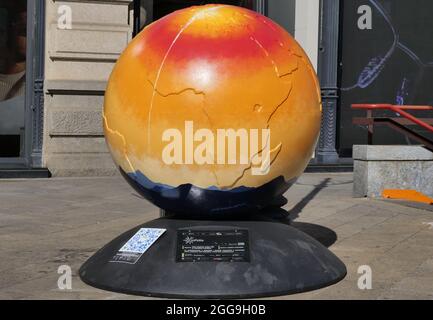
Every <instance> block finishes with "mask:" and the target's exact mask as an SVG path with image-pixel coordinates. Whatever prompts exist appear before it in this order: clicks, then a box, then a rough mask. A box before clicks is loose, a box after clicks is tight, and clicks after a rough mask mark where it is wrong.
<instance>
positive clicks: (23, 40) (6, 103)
mask: <svg viewBox="0 0 433 320" xmlns="http://www.w3.org/2000/svg"><path fill="white" fill-rule="evenodd" d="M26 55H27V1H25V0H8V1H5V0H2V1H1V0H0V157H14V158H18V157H20V156H22V153H23V148H24V119H25V117H24V110H25V87H26V86H25V81H26Z"/></svg>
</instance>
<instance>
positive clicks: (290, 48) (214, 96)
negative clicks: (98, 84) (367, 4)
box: [103, 5, 322, 216]
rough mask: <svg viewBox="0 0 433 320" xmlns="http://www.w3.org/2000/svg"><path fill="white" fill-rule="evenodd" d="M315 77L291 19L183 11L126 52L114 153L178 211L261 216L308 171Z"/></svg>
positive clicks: (317, 102) (107, 111)
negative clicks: (288, 23)
mask: <svg viewBox="0 0 433 320" xmlns="http://www.w3.org/2000/svg"><path fill="white" fill-rule="evenodd" d="M321 109H322V105H321V98H320V89H319V84H318V80H317V76H316V74H315V72H314V69H313V67H312V66H311V63H310V61H309V60H308V57H307V56H306V54H305V52H304V51H303V50H302V48H301V47H300V46H299V44H298V43H297V42H296V41H295V40H294V39H293V38H292V36H290V34H288V33H287V32H286V31H285V30H284V29H283V28H282V27H280V26H279V25H277V24H276V23H275V22H273V21H272V20H270V19H268V18H267V17H265V16H262V15H260V14H258V13H256V12H253V11H250V10H247V9H244V8H240V7H235V6H229V5H205V6H196V7H190V8H187V9H183V10H179V11H176V12H174V13H172V14H170V15H167V16H165V17H164V18H162V19H160V20H158V21H156V22H154V23H152V24H150V25H149V26H147V27H146V28H145V29H144V30H143V31H142V32H141V33H140V34H138V35H137V36H136V37H135V38H134V39H133V41H132V42H131V43H130V44H129V45H128V47H127V48H126V50H125V51H124V52H123V54H122V55H121V57H120V58H119V60H118V62H117V64H116V66H115V67H114V70H113V72H112V74H111V77H110V80H109V83H108V87H107V91H106V95H105V104H104V112H103V124H104V132H105V137H106V141H107V144H108V146H109V149H110V151H111V153H112V156H113V158H114V161H115V162H116V164H117V165H118V166H119V168H120V171H121V172H122V174H123V176H124V177H125V178H126V179H127V181H128V182H129V183H130V184H131V185H132V186H133V187H134V188H135V189H136V190H137V191H138V192H139V193H140V194H141V195H143V196H144V197H145V198H146V199H148V200H149V201H150V202H152V203H153V204H155V205H157V206H159V207H160V208H162V209H165V210H168V211H170V212H172V213H178V214H197V215H203V216H204V215H219V214H224V213H228V214H233V213H238V212H256V211H257V210H261V209H263V208H266V207H268V206H271V205H272V204H274V203H275V202H276V200H277V199H280V198H281V197H282V194H283V193H284V192H285V191H287V189H288V188H289V187H290V186H291V185H292V184H293V183H294V182H295V181H296V179H297V178H298V177H299V176H300V175H301V174H302V172H303V171H304V170H305V167H306V166H307V164H308V162H309V160H310V159H311V156H312V154H313V150H314V147H315V145H316V142H317V138H318V133H319V129H320V120H321Z"/></svg>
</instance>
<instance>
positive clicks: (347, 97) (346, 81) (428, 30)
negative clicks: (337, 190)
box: [338, 0, 433, 157]
mask: <svg viewBox="0 0 433 320" xmlns="http://www.w3.org/2000/svg"><path fill="white" fill-rule="evenodd" d="M362 5H368V6H369V7H370V8H371V11H372V28H371V29H369V28H359V26H358V21H359V19H360V17H361V16H362V14H358V9H359V8H360V6H362ZM432 15H433V1H431V0H417V1H411V0H370V1H364V0H351V1H344V9H343V20H342V40H341V48H342V57H341V58H342V60H341V62H342V66H341V85H340V86H341V88H342V89H341V99H340V110H339V117H340V121H339V135H338V137H339V152H340V156H343V157H350V156H351V154H352V146H353V145H354V144H366V143H367V129H366V128H365V127H362V126H354V125H353V124H352V117H360V116H365V111H353V110H351V108H350V105H351V104H353V103H390V104H405V105H413V104H421V105H432V104H433V90H432V83H433V41H432V39H433V19H432ZM375 115H376V114H375ZM381 115H383V116H387V117H396V116H397V115H395V114H392V113H389V112H382V113H381V112H377V116H381ZM416 115H417V116H420V117H428V118H431V116H432V115H431V113H430V114H429V112H416ZM415 128H416V127H413V129H415ZM374 130H375V134H374V143H375V144H412V143H413V144H418V143H416V142H412V141H410V140H409V139H408V138H406V137H405V136H404V135H402V134H399V133H396V131H393V130H392V129H390V128H387V127H383V128H382V127H377V128H375V129H374ZM418 133H420V134H422V135H425V136H427V137H432V135H431V134H429V133H428V132H427V131H426V130H421V129H419V130H418Z"/></svg>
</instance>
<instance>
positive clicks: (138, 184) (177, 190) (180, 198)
mask: <svg viewBox="0 0 433 320" xmlns="http://www.w3.org/2000/svg"><path fill="white" fill-rule="evenodd" d="M119 170H120V172H121V174H122V176H123V177H124V178H125V180H126V181H127V182H128V183H129V184H130V185H131V186H132V187H133V188H134V189H135V190H136V191H137V192H138V193H139V194H140V195H142V196H143V197H144V198H145V199H147V200H148V201H150V202H152V203H153V204H154V205H156V206H157V207H159V208H162V209H163V210H166V211H169V212H171V213H173V214H175V215H179V216H182V217H190V218H193V217H194V218H200V219H202V218H208V217H214V218H220V217H222V216H237V215H243V214H254V213H257V212H259V211H262V210H264V209H266V208H268V207H272V206H274V205H275V203H278V204H280V205H279V206H281V198H282V197H283V194H284V193H285V192H286V191H287V190H288V189H289V188H290V187H291V186H292V185H293V184H294V183H295V182H296V179H292V180H290V181H286V180H285V179H284V177H283V176H280V177H277V178H276V179H274V180H272V181H270V182H268V183H266V184H264V185H262V186H260V187H257V188H247V187H238V188H234V189H230V190H220V189H218V188H216V187H210V188H206V189H204V188H200V187H197V186H194V185H192V184H182V185H180V186H177V187H172V186H168V185H164V184H158V183H154V182H153V181H151V180H149V179H148V178H147V177H146V176H144V175H143V174H142V173H141V172H135V173H126V172H125V171H123V170H122V169H121V168H119Z"/></svg>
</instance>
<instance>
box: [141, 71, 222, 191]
mask: <svg viewBox="0 0 433 320" xmlns="http://www.w3.org/2000/svg"><path fill="white" fill-rule="evenodd" d="M148 81H149V83H150V85H151V86H152V87H153V88H154V90H155V91H156V92H157V93H158V94H159V95H160V96H161V97H164V98H167V97H169V96H173V95H181V94H184V93H185V92H188V91H192V92H193V93H194V94H196V95H202V96H203V102H202V103H203V106H202V112H203V113H204V115H205V117H206V118H207V119H208V122H209V125H210V128H212V129H214V125H213V121H212V120H211V118H210V115H209V113H208V112H207V110H206V107H205V106H204V105H205V101H204V98H205V96H206V93H205V92H204V91H200V90H197V89H195V88H185V89H182V90H179V91H176V92H170V93H167V94H164V93H162V92H160V91H159V90H158V89H155V86H154V84H153V83H152V81H151V80H150V79H148ZM211 171H212V174H213V176H214V178H215V185H216V186H217V187H220V182H219V178H218V175H217V174H216V172H215V167H213V166H212V167H211Z"/></svg>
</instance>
